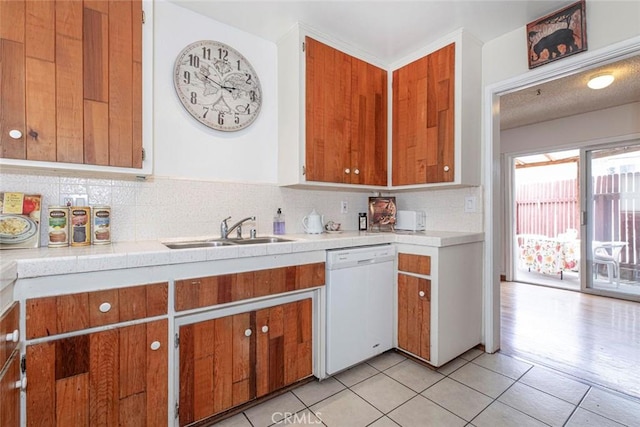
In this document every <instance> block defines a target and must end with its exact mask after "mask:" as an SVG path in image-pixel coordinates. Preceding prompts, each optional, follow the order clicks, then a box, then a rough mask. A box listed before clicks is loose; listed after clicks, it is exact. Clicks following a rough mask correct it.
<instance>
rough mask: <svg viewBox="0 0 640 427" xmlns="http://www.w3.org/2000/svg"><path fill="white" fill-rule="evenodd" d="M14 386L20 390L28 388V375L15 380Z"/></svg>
mask: <svg viewBox="0 0 640 427" xmlns="http://www.w3.org/2000/svg"><path fill="white" fill-rule="evenodd" d="M14 387H15V388H17V389H18V390H26V389H27V377H23V378H22V379H21V380H18V381H16V382H15V384H14Z"/></svg>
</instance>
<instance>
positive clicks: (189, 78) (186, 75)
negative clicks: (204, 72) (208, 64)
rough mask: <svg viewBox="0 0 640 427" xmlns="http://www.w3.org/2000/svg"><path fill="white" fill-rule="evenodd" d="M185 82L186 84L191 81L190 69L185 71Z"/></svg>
mask: <svg viewBox="0 0 640 427" xmlns="http://www.w3.org/2000/svg"><path fill="white" fill-rule="evenodd" d="M184 82H185V83H186V84H190V83H191V73H190V72H188V71H185V72H184Z"/></svg>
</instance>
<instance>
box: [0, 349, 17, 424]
mask: <svg viewBox="0 0 640 427" xmlns="http://www.w3.org/2000/svg"><path fill="white" fill-rule="evenodd" d="M6 366H7V368H6V370H5V371H4V373H3V374H2V375H1V376H0V426H2V427H18V426H19V425H20V388H19V387H16V382H17V381H19V380H20V355H19V354H18V352H14V353H13V356H12V357H11V358H10V359H9V361H8V363H7V365H6ZM0 368H2V366H0Z"/></svg>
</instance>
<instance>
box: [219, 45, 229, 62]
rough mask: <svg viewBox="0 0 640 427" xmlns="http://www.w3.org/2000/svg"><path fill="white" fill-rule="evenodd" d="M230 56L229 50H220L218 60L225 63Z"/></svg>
mask: <svg viewBox="0 0 640 427" xmlns="http://www.w3.org/2000/svg"><path fill="white" fill-rule="evenodd" d="M228 56H229V51H228V50H227V49H223V48H218V58H220V59H222V60H223V61H227V60H228Z"/></svg>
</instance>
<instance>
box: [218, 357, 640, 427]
mask: <svg viewBox="0 0 640 427" xmlns="http://www.w3.org/2000/svg"><path fill="white" fill-rule="evenodd" d="M271 425H279V426H280V425H281V426H286V425H316V426H322V425H324V426H328V427H341V426H345V427H359V426H363V427H364V426H371V427H397V426H402V427H414V426H415V427H426V426H446V427H449V426H452V427H455V426H461V427H462V426H475V427H484V426H487V427H500V426H518V427H521V426H567V427H578V426H598V427H608V426H640V401H638V400H635V399H633V398H631V397H628V396H626V395H624V394H619V393H616V392H613V391H609V390H605V389H601V388H596V387H593V386H590V385H589V384H586V383H585V382H584V381H582V380H579V379H575V378H572V377H570V376H567V375H565V374H562V373H560V372H556V371H553V370H550V369H547V368H544V367H541V366H536V365H533V364H530V363H526V362H524V361H522V360H519V359H515V358H512V357H509V356H505V355H503V354H500V353H496V354H486V353H483V352H481V351H479V350H470V351H468V352H466V353H465V354H463V355H462V356H460V357H458V358H456V359H455V360H453V361H451V362H449V363H448V364H446V365H445V366H443V367H441V368H440V369H438V370H437V371H434V370H432V369H429V368H427V367H425V366H423V365H421V364H419V363H416V362H414V361H412V360H410V359H408V358H406V357H404V356H403V355H402V354H399V353H396V352H393V351H390V352H387V353H385V354H382V355H380V356H378V357H376V358H375V359H372V360H369V361H368V362H365V363H362V364H360V365H358V366H356V367H354V368H351V369H349V370H347V371H344V372H341V373H339V374H337V375H335V376H334V377H332V378H328V379H326V380H324V381H313V382H310V383H308V384H305V385H303V386H301V387H299V388H296V389H294V390H292V391H290V392H288V393H285V394H283V395H280V396H278V397H276V398H274V399H271V400H269V401H266V402H264V403H262V404H260V405H257V406H254V407H252V408H250V409H248V410H246V411H244V412H242V413H240V414H238V415H235V416H234V417H232V418H229V419H226V420H224V421H221V422H219V423H217V424H216V426H219V427H267V426H271Z"/></svg>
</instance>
